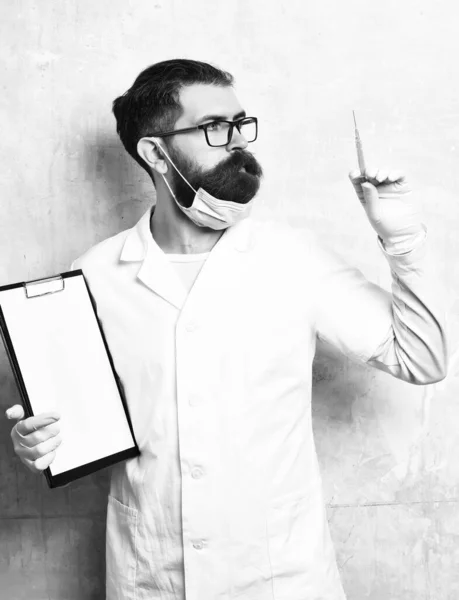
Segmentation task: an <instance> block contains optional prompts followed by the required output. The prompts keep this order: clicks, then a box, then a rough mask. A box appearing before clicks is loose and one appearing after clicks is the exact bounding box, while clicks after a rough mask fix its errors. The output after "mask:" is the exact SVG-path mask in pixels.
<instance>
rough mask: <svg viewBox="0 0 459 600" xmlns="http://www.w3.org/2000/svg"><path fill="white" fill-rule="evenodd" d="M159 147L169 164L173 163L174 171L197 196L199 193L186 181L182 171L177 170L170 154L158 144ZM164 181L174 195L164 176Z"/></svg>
mask: <svg viewBox="0 0 459 600" xmlns="http://www.w3.org/2000/svg"><path fill="white" fill-rule="evenodd" d="M158 147H159V148H160V149H161V151H162V152H164V154H165V155H166V156H167V158H168V159H169V162H170V163H171V165H172V166H173V167H174V169H175V170H176V171H177V173H178V174H179V175H180V177H181V178H182V179H183V181H184V182H185V183H186V184H187V185H188V186H189V187H190V188H191V189H192V190H193V192H194V193H195V194H197V193H198V192H197V191H196V190H195V189H194V187H193V186H192V185H191V183H190V182H189V181H188V180H187V179H185V177H184V176H183V175H182V174H181V173H180V171H179V170H178V169H177V167H176V166H175V164H174V161H173V160H172V158H171V157H170V156H169V154H168V153H167V152H166V151H165V150H164V148H163V147H162V146H160V145H159V144H158ZM163 179H164V181H165V182H166V184H167V187H168V188H169V191H170V192H171V194H172V190H171V188H170V186H169V184H168V183H167V180H166V178H165V177H164V175H163ZM174 198H175V196H174Z"/></svg>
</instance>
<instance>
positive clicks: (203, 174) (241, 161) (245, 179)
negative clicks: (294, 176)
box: [169, 148, 263, 208]
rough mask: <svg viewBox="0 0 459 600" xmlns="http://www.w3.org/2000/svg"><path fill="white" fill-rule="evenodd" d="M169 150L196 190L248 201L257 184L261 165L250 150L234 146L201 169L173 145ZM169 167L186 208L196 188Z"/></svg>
mask: <svg viewBox="0 0 459 600" xmlns="http://www.w3.org/2000/svg"><path fill="white" fill-rule="evenodd" d="M169 154H170V156H171V158H172V160H173V161H174V163H175V165H176V166H177V169H178V170H179V171H180V173H181V174H182V175H183V177H185V179H186V180H187V181H188V182H189V183H190V184H191V185H192V186H193V188H194V189H195V190H196V191H197V190H198V189H199V188H202V189H204V190H205V191H206V192H208V193H209V194H211V195H212V196H214V197H215V198H218V199H220V200H227V201H229V202H237V203H238V204H247V203H248V202H250V200H252V198H254V197H255V195H256V193H257V192H258V189H259V187H260V180H261V178H262V176H263V169H262V168H261V165H260V163H259V162H258V161H257V159H256V158H255V157H254V155H253V154H252V153H251V152H247V151H245V150H234V151H233V152H232V153H231V154H230V156H229V157H228V158H226V159H225V160H222V161H221V162H220V163H218V165H216V166H215V167H213V168H212V169H208V170H204V169H202V168H201V167H199V166H197V165H196V164H195V163H194V162H193V161H192V160H191V159H189V158H188V157H186V156H183V154H182V153H181V152H179V151H177V150H175V149H174V148H169ZM171 168H172V185H173V189H174V193H175V195H176V198H177V200H178V202H180V204H181V205H182V206H184V207H185V208H189V207H190V206H191V205H192V203H193V200H194V196H195V192H194V191H193V190H192V189H191V188H190V186H189V185H187V183H186V182H185V181H184V180H183V179H182V178H181V177H180V175H179V174H178V173H177V171H176V170H175V169H174V168H173V167H171Z"/></svg>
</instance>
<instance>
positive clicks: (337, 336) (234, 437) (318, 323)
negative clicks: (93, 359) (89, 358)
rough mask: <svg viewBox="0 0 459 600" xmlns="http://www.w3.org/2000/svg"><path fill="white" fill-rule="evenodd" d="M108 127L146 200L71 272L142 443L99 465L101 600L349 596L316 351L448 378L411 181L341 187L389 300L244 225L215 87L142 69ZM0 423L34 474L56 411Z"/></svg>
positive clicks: (248, 168)
mask: <svg viewBox="0 0 459 600" xmlns="http://www.w3.org/2000/svg"><path fill="white" fill-rule="evenodd" d="M114 114H115V117H116V121H117V130H118V133H119V135H120V138H121V141H122V142H123V144H124V147H125V148H126V150H127V151H128V152H129V154H130V155H131V156H132V157H133V158H134V159H135V160H136V161H137V162H138V163H139V164H140V165H141V166H142V167H143V168H144V169H145V170H146V171H147V173H148V174H149V175H150V176H151V179H152V181H153V184H154V186H155V188H156V203H155V205H154V206H153V207H150V208H149V209H148V211H147V213H146V214H145V215H144V216H143V217H142V218H141V220H140V222H139V223H138V224H137V225H136V226H135V227H134V228H132V229H130V230H127V231H123V232H121V233H119V234H118V235H116V236H114V237H112V238H110V239H108V240H105V241H104V242H102V243H100V244H98V245H97V246H95V247H94V248H92V249H91V250H89V251H88V252H87V253H86V254H85V255H84V256H83V257H82V258H80V259H78V260H77V261H76V262H75V263H74V267H75V268H81V269H82V270H83V272H84V275H85V277H86V280H87V282H88V285H89V287H90V289H91V292H92V295H93V297H94V300H95V303H96V306H97V314H98V318H99V320H100V322H101V324H102V327H103V330H104V333H105V336H106V339H107V342H108V346H109V348H110V351H111V354H112V357H113V361H114V365H115V369H116V371H117V374H118V376H119V378H120V380H121V383H122V385H123V387H124V392H125V395H126V400H127V405H128V408H129V413H130V417H131V420H132V423H133V428H134V432H135V436H136V439H137V443H138V446H139V449H140V456H138V457H137V458H133V459H131V460H128V461H126V462H124V463H120V464H118V465H116V466H115V467H114V468H113V470H112V476H111V489H110V495H109V498H108V514H107V598H108V599H109V600H115V599H119V600H121V599H123V600H127V599H129V600H134V599H136V600H146V599H147V598H148V599H149V600H152V599H154V598H156V599H161V600H184V599H185V598H186V600H230V599H236V598H238V599H241V600H242V599H244V600H306V599H308V600H319V599H320V600H342V599H343V598H344V592H343V589H342V586H341V583H340V578H339V573H338V569H337V565H336V561H335V557H334V551H333V546H332V542H331V538H330V534H329V530H328V525H327V519H326V512H325V508H324V503H323V498H322V488H321V479H320V473H319V467H318V461H317V456H316V451H315V446H314V439H313V431H312V424H311V380H312V369H311V367H312V361H313V357H314V352H315V347H316V339H317V338H318V337H319V338H322V339H324V340H327V341H328V342H331V343H332V344H334V345H335V346H337V347H338V348H339V349H340V350H342V351H343V352H345V353H346V354H347V355H349V356H351V357H353V358H355V359H357V360H360V361H363V362H365V363H368V364H369V365H371V366H374V367H376V368H378V369H382V370H384V371H386V372H388V373H390V374H391V375H393V376H395V377H398V378H400V379H402V380H404V381H407V382H411V383H413V384H421V385H422V384H429V383H433V382H436V381H439V380H440V379H442V378H443V377H444V376H445V371H446V362H447V359H446V342H445V332H444V321H443V310H442V305H441V302H440V298H441V290H440V288H439V286H438V285H437V284H436V283H435V281H434V277H433V275H432V273H431V272H430V271H429V268H428V266H427V265H428V260H427V258H426V256H427V254H428V250H429V248H428V241H427V238H426V228H425V227H424V226H423V225H422V224H421V222H420V220H419V217H418V213H417V210H416V207H415V205H414V204H413V202H412V200H411V196H410V195H408V191H409V190H408V187H407V184H406V182H405V180H404V177H403V175H402V174H400V173H388V172H384V171H381V170H377V169H375V170H372V169H369V170H367V171H366V172H365V173H364V174H363V175H364V177H362V176H361V174H360V172H353V173H351V174H350V177H351V181H352V183H353V185H354V188H355V190H356V192H357V196H358V198H359V200H360V201H361V203H362V206H363V208H364V210H365V212H366V214H367V216H368V220H369V222H370V225H371V226H372V227H373V228H374V230H375V232H376V234H377V236H378V243H379V244H380V247H381V251H382V253H383V254H384V256H385V258H386V260H387V262H388V264H389V267H390V269H391V273H392V278H393V286H392V294H390V293H388V292H386V291H384V290H382V289H381V288H379V287H378V286H376V285H374V284H372V283H370V282H369V281H367V280H366V279H365V278H364V277H363V275H362V274H361V273H360V272H359V271H358V270H356V269H354V268H351V267H349V266H348V265H347V264H345V263H344V262H343V261H342V260H341V258H340V257H339V256H337V255H335V254H333V253H331V252H329V251H325V250H324V249H323V248H321V247H320V245H319V244H317V242H316V241H315V240H314V238H313V237H312V236H311V235H310V234H308V233H307V232H299V231H296V230H295V229H293V228H289V227H287V226H281V225H279V224H276V223H268V222H264V223H261V222H260V223H259V222H257V221H256V220H254V219H253V217H250V216H249V215H250V210H251V207H252V204H253V202H254V201H256V199H257V193H258V191H259V187H260V181H261V178H262V168H261V167H260V165H259V163H258V162H257V160H256V159H255V157H254V156H253V154H252V153H251V152H250V151H249V150H248V145H249V144H250V143H251V142H254V141H255V140H256V138H257V134H258V122H257V119H256V117H254V116H251V115H246V112H245V111H244V109H243V107H242V106H241V104H240V103H239V100H238V98H237V96H236V95H235V92H234V89H233V78H232V76H231V75H229V74H228V73H226V72H224V71H221V70H220V69H217V68H215V67H213V66H211V65H209V64H206V63H200V62H196V61H192V60H170V61H165V62H162V63H158V64H155V65H153V66H151V67H149V68H148V69H146V70H145V71H143V72H142V73H141V74H140V75H139V76H138V78H137V79H136V81H135V82H134V84H133V85H132V87H131V88H130V89H129V90H128V91H127V92H126V93H125V94H124V95H123V96H121V97H119V98H117V99H116V100H115V102H114ZM8 416H9V417H10V418H15V419H18V422H17V423H16V425H15V426H14V428H13V430H12V437H13V441H14V444H15V450H16V452H17V454H18V455H19V456H20V458H21V459H22V460H23V462H24V463H25V464H27V465H28V466H29V468H31V469H32V470H34V471H42V470H43V469H44V468H46V467H47V466H48V465H49V464H50V463H51V462H52V460H53V458H54V456H55V454H56V452H58V451H59V450H58V445H59V442H60V438H59V435H58V427H59V422H58V419H57V416H55V417H56V418H54V422H53V423H51V424H50V423H49V418H50V417H49V415H37V416H34V417H30V418H28V419H24V418H23V417H24V413H23V411H22V409H21V408H20V407H18V406H16V407H12V408H11V409H9V411H8ZM47 419H48V420H47ZM100 427H101V428H108V429H109V428H110V415H107V420H106V421H105V422H104V423H100ZM82 443H84V440H82Z"/></svg>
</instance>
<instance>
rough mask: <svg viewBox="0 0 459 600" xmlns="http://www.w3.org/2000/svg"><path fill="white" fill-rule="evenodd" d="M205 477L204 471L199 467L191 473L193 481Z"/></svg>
mask: <svg viewBox="0 0 459 600" xmlns="http://www.w3.org/2000/svg"><path fill="white" fill-rule="evenodd" d="M203 475H204V473H203V471H202V469H200V468H199V467H195V468H194V469H193V470H192V471H191V477H193V479H201V477H202V476H203Z"/></svg>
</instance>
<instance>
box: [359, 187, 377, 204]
mask: <svg viewBox="0 0 459 600" xmlns="http://www.w3.org/2000/svg"><path fill="white" fill-rule="evenodd" d="M361 185H362V191H363V198H364V200H363V204H369V205H371V204H373V203H374V202H377V201H378V200H379V194H378V190H377V189H376V188H375V186H374V185H373V184H372V183H370V182H369V181H365V182H364V183H362V184H361Z"/></svg>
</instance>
